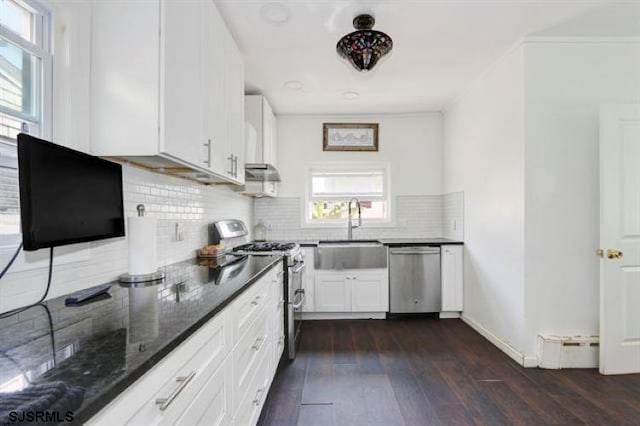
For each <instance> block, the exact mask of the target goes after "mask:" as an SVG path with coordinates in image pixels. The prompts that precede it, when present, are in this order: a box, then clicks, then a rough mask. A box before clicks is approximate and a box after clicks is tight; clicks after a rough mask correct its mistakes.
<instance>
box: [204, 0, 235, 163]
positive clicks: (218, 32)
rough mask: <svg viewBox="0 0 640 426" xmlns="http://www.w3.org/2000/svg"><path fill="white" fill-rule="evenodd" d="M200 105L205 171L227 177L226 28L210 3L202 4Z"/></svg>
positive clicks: (211, 2) (213, 5)
mask: <svg viewBox="0 0 640 426" xmlns="http://www.w3.org/2000/svg"><path fill="white" fill-rule="evenodd" d="M202 22H203V27H204V28H203V38H204V43H203V44H202V48H203V53H202V62H203V76H204V82H203V93H204V96H203V102H204V107H203V109H204V122H203V124H204V134H205V135H206V144H207V145H206V148H207V151H208V152H207V155H206V156H208V166H207V168H208V169H210V170H211V171H213V172H215V173H218V174H220V175H223V176H228V175H229V171H230V170H231V162H230V161H229V159H228V158H227V157H228V156H229V153H228V151H229V150H228V143H227V140H228V135H227V111H226V107H227V102H226V98H225V72H226V64H225V54H226V42H227V40H226V37H225V31H226V29H225V27H224V22H223V21H222V18H221V17H220V14H219V13H218V9H216V5H215V4H214V3H213V1H210V2H205V3H203V13H202Z"/></svg>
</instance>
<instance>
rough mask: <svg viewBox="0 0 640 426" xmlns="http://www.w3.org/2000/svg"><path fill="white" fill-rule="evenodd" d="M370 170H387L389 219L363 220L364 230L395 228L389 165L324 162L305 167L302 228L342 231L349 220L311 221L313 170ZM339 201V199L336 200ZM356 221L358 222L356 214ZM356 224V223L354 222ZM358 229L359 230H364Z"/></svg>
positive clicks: (386, 187)
mask: <svg viewBox="0 0 640 426" xmlns="http://www.w3.org/2000/svg"><path fill="white" fill-rule="evenodd" d="M358 169H362V170H370V169H384V170H385V177H386V182H385V189H386V191H385V192H386V194H387V196H386V201H387V211H388V212H389V217H388V218H387V219H379V220H376V219H366V218H363V219H362V228H393V227H395V225H396V220H395V218H396V211H395V203H394V198H393V194H392V192H391V188H392V186H391V166H390V165H389V163H379V162H323V163H309V164H307V165H306V166H305V168H304V170H305V185H304V187H305V194H304V197H303V198H302V206H301V209H300V212H301V213H302V216H301V218H300V227H301V228H306V229H313V228H316V229H317V228H321V229H342V228H345V229H346V227H347V220H346V219H345V220H341V221H338V220H336V221H333V222H330V221H325V222H313V221H310V220H309V200H310V198H311V171H312V170H326V171H330V170H351V171H352V170H358ZM336 199H338V198H336ZM353 217H354V221H357V219H356V215H355V214H354V216H353ZM354 223H355V222H354ZM362 228H358V229H362Z"/></svg>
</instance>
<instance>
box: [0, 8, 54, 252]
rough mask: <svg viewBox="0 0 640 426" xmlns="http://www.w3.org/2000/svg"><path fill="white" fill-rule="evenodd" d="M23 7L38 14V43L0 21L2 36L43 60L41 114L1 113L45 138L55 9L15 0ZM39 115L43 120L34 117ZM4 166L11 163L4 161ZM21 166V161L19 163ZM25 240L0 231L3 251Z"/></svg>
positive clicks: (49, 112)
mask: <svg viewBox="0 0 640 426" xmlns="http://www.w3.org/2000/svg"><path fill="white" fill-rule="evenodd" d="M14 1H15V2H16V3H19V4H20V5H21V6H22V7H24V8H25V9H27V10H29V11H30V12H32V13H33V15H34V22H33V39H34V43H32V42H31V41H29V40H25V39H24V38H22V36H20V35H19V34H17V33H15V32H14V31H12V30H11V29H9V28H7V27H5V26H3V25H2V24H0V37H1V38H4V39H6V40H7V41H8V42H9V43H12V44H14V45H15V46H17V47H18V48H20V49H22V50H24V51H26V52H28V53H29V54H31V55H33V56H35V57H37V58H39V59H40V60H41V64H42V69H41V71H40V72H39V74H38V75H37V79H38V80H39V82H40V84H39V88H38V91H39V93H38V95H39V96H38V100H39V105H38V108H39V114H38V115H39V116H38V117H31V116H28V115H26V114H23V113H20V112H18V111H15V110H12V109H10V108H6V107H4V106H2V105H0V114H2V115H4V116H7V117H10V118H12V119H15V120H16V121H20V122H21V123H22V124H21V125H22V126H24V124H26V125H27V126H28V132H29V134H31V135H33V136H36V137H40V138H43V139H48V140H51V136H52V128H53V117H52V115H53V113H52V111H53V97H52V93H53V48H52V46H53V40H52V38H53V37H52V31H53V22H52V14H51V11H50V10H49V9H48V8H46V7H44V6H43V5H41V4H40V3H38V2H36V1H34V0H14ZM34 118H37V119H38V120H39V121H34ZM0 143H1V144H3V145H5V146H13V147H16V141H15V140H10V139H5V138H0ZM2 166H3V167H8V168H10V166H9V165H8V164H3V165H2ZM15 167H16V168H17V167H18V165H17V161H16V164H15ZM21 240H22V234H21V232H17V233H15V234H2V235H0V255H2V254H4V251H6V250H8V249H11V250H13V249H15V247H16V246H17V245H18V244H19V243H20V241H21Z"/></svg>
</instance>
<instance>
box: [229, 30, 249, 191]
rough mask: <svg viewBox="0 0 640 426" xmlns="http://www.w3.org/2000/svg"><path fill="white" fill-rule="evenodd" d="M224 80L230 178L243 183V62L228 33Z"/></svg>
mask: <svg viewBox="0 0 640 426" xmlns="http://www.w3.org/2000/svg"><path fill="white" fill-rule="evenodd" d="M226 82H227V83H226V89H227V91H228V92H227V95H226V98H227V103H228V105H227V112H228V120H227V125H228V134H229V154H230V155H231V156H232V162H233V167H232V171H233V176H232V178H233V179H234V180H235V181H236V182H238V183H244V161H245V139H244V64H243V61H242V55H241V54H240V51H239V50H238V48H237V46H236V43H235V41H234V40H233V38H232V37H231V35H230V34H229V35H228V42H227V78H226Z"/></svg>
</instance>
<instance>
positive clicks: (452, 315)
mask: <svg viewBox="0 0 640 426" xmlns="http://www.w3.org/2000/svg"><path fill="white" fill-rule="evenodd" d="M448 318H460V312H452V311H447V312H440V319H448Z"/></svg>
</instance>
